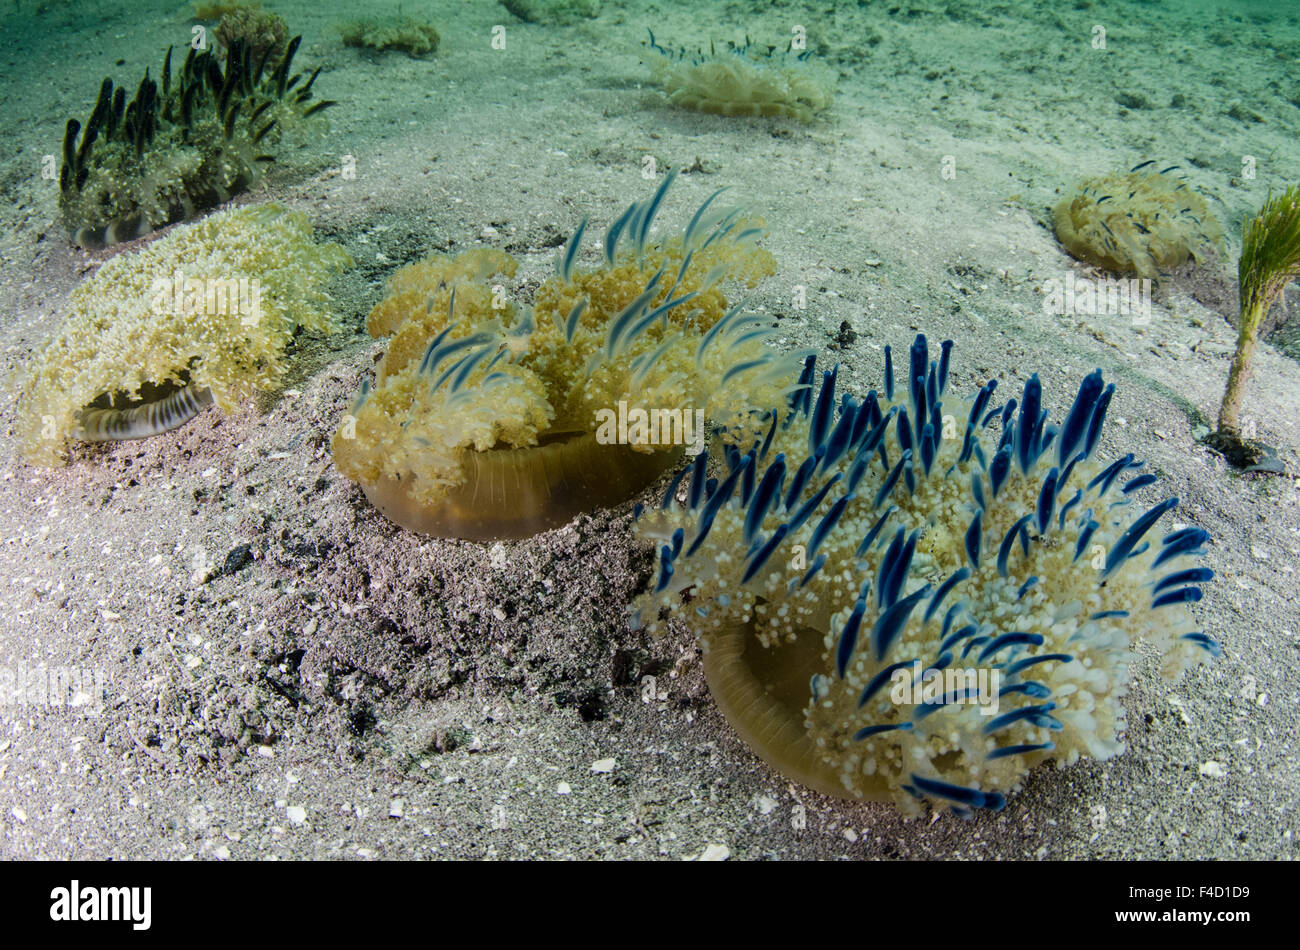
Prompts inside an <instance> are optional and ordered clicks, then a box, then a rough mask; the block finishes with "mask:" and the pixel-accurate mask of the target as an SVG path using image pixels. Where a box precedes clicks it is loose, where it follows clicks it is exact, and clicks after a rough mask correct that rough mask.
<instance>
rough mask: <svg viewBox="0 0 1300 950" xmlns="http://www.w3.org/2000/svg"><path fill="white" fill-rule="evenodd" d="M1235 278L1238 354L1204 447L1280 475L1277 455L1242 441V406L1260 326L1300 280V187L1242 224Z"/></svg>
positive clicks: (1267, 203)
mask: <svg viewBox="0 0 1300 950" xmlns="http://www.w3.org/2000/svg"><path fill="white" fill-rule="evenodd" d="M1237 276H1238V280H1239V282H1240V285H1241V289H1240V300H1241V322H1240V325H1239V332H1238V335H1237V352H1236V355H1235V356H1233V359H1232V369H1231V370H1230V371H1229V373H1228V386H1227V389H1226V390H1225V392H1224V394H1223V403H1222V405H1220V407H1219V428H1218V430H1217V431H1215V432H1213V433H1211V434H1210V435H1209V437H1208V438H1207V439H1206V441H1207V442H1208V443H1209V444H1210V446H1211V447H1212V448H1214V449H1216V450H1217V451H1219V452H1222V453H1223V455H1224V457H1225V458H1227V459H1228V461H1229V462H1231V463H1232V464H1233V465H1236V466H1238V467H1239V468H1249V469H1251V470H1254V471H1272V472H1279V471H1281V470H1282V466H1281V463H1280V462H1279V461H1278V460H1277V458H1276V453H1275V452H1273V451H1272V450H1271V449H1269V448H1268V447H1267V446H1264V445H1260V444H1259V443H1256V442H1251V441H1247V440H1246V439H1244V438H1243V437H1242V431H1241V421H1240V420H1241V405H1242V401H1243V400H1244V399H1245V395H1246V385H1247V383H1248V382H1249V381H1250V373H1251V362H1252V361H1253V360H1254V358H1255V349H1256V347H1258V345H1259V328H1260V325H1261V324H1262V323H1263V322H1264V317H1266V316H1267V315H1268V311H1269V308H1271V307H1272V306H1273V304H1274V303H1276V302H1277V301H1278V300H1279V299H1281V297H1282V291H1283V289H1284V288H1285V287H1286V285H1287V284H1289V283H1290V282H1291V281H1293V280H1296V279H1297V278H1300V185H1292V186H1291V187H1290V188H1289V189H1287V190H1286V191H1285V192H1283V193H1282V194H1280V195H1278V196H1277V197H1276V198H1274V197H1272V196H1271V195H1270V196H1269V198H1268V200H1267V201H1265V202H1264V207H1263V208H1261V209H1260V211H1259V214H1257V215H1256V216H1255V217H1254V218H1253V219H1251V220H1248V221H1246V222H1245V224H1244V225H1243V227H1242V242H1241V262H1240V264H1238V266H1237Z"/></svg>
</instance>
